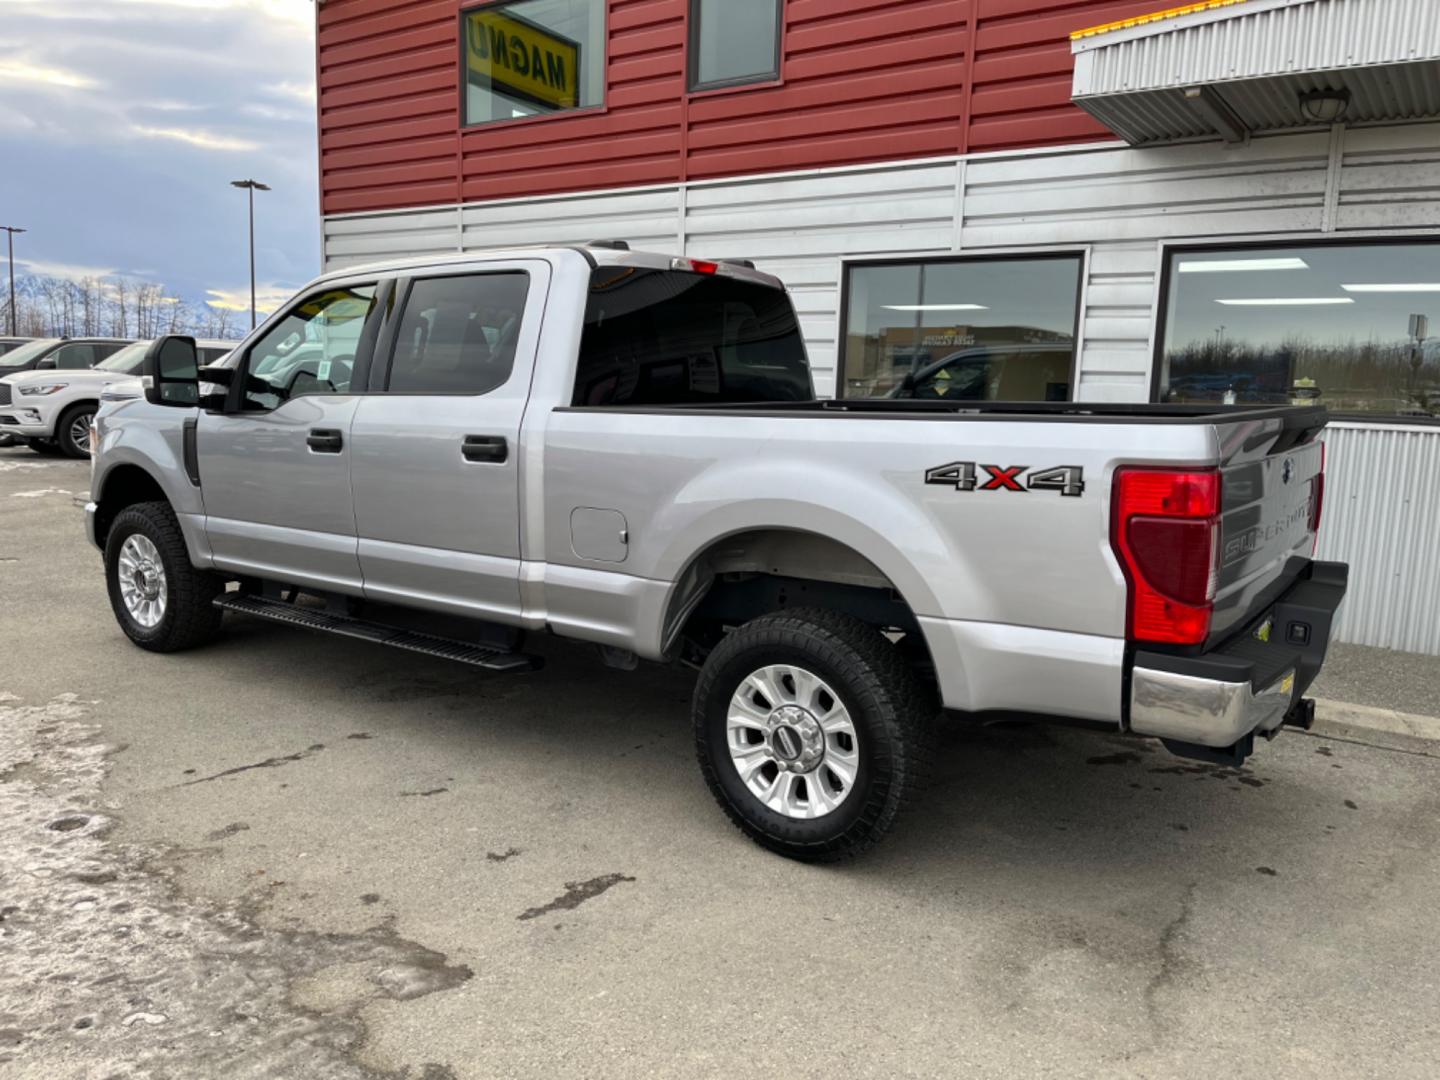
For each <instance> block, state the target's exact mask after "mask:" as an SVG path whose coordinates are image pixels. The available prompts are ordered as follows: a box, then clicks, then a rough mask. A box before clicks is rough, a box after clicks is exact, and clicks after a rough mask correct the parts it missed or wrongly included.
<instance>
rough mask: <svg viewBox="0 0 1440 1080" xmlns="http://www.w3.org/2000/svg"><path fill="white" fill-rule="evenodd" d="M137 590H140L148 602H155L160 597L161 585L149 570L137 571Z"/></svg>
mask: <svg viewBox="0 0 1440 1080" xmlns="http://www.w3.org/2000/svg"><path fill="white" fill-rule="evenodd" d="M134 580H135V588H137V589H139V590H140V592H141V594H142V595H143V596H144V597H145V599H146V600H154V599H155V597H157V596H159V595H160V583H159V582H157V581H156V580H155V576H154V575H153V574H151V573H150V571H149V570H148V569H143V570H136V571H135V579H134Z"/></svg>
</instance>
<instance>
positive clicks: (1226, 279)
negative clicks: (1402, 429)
mask: <svg viewBox="0 0 1440 1080" xmlns="http://www.w3.org/2000/svg"><path fill="white" fill-rule="evenodd" d="M1165 294H1166V300H1165V304H1164V320H1165V321H1164V333H1163V335H1162V344H1161V353H1160V358H1159V363H1158V364H1157V365H1156V368H1157V371H1156V396H1157V400H1160V401H1213V402H1221V403H1230V402H1234V403H1264V404H1274V405H1283V404H1289V403H1291V402H1295V403H1306V402H1319V403H1320V404H1323V405H1326V406H1328V407H1329V408H1330V409H1331V411H1333V412H1337V413H1364V414H1369V415H1388V416H1410V417H1436V416H1440V336H1432V335H1431V333H1430V330H1431V327H1432V324H1433V326H1434V329H1435V330H1436V332H1437V335H1440V243H1436V242H1420V243H1414V242H1405V243H1386V242H1376V243H1339V244H1311V245H1304V244H1297V245H1287V246H1284V247H1248V246H1246V247H1237V248H1231V249H1228V250H1226V249H1219V248H1204V249H1185V250H1181V249H1172V250H1171V251H1170V252H1169V254H1168V256H1167V258H1166V265H1165Z"/></svg>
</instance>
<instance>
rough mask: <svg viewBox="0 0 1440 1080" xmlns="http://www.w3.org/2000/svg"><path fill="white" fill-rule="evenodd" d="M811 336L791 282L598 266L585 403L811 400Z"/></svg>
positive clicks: (583, 376)
mask: <svg viewBox="0 0 1440 1080" xmlns="http://www.w3.org/2000/svg"><path fill="white" fill-rule="evenodd" d="M814 396H815V393H814V388H813V386H812V384H811V381H810V365H809V363H808V361H807V360H806V357H805V343H804V341H803V340H802V338H801V335H800V327H799V324H798V322H797V321H796V318H795V310H794V308H793V307H792V306H791V304H790V298H789V297H788V296H787V295H786V294H785V291H784V290H783V289H776V288H772V287H770V286H767V285H763V284H760V283H759V282H752V281H745V280H742V279H738V278H732V277H726V276H724V275H718V274H713V275H712V274H694V273H688V272H683V271H678V270H642V269H637V268H635V267H626V266H604V267H600V268H598V269H597V270H595V271H594V273H593V274H592V275H591V280H590V294H589V297H588V298H587V302H586V306H585V330H584V334H583V336H582V338H581V342H580V361H579V366H578V368H577V371H576V377H575V395H574V399H573V403H574V404H575V405H588V406H607V405H608V406H663V405H684V404H697V403H741V402H751V401H809V400H812V399H813V398H814Z"/></svg>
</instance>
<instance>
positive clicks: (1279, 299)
mask: <svg viewBox="0 0 1440 1080" xmlns="http://www.w3.org/2000/svg"><path fill="white" fill-rule="evenodd" d="M1215 303H1217V304H1228V305H1229V306H1231V307H1321V306H1324V305H1328V304H1353V303H1355V301H1354V300H1351V299H1350V297H1348V296H1242V297H1238V298H1236V299H1234V300H1216V301H1215Z"/></svg>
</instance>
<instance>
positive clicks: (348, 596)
mask: <svg viewBox="0 0 1440 1080" xmlns="http://www.w3.org/2000/svg"><path fill="white" fill-rule="evenodd" d="M144 372H145V378H144V383H145V387H144V396H143V398H138V399H134V400H130V401H120V402H113V403H107V404H105V405H104V406H102V408H101V410H100V412H99V414H98V416H97V418H96V428H97V432H98V441H97V443H96V444H95V445H94V447H93V451H94V459H93V469H92V475H93V480H92V484H93V487H92V492H91V501H90V503H89V505H88V506H87V508H86V521H87V523H88V529H89V532H90V536H91V538H92V539H93V541H94V543H95V544H96V545H98V546H99V547H100V549H101V550H102V551H103V552H104V560H105V568H106V576H107V583H108V590H109V598H110V603H111V606H112V609H113V611H114V613H115V617H116V618H117V620H118V621H119V624H120V627H121V628H122V630H123V631H124V633H125V634H127V635H128V636H129V638H130V639H131V640H132V641H133V642H135V643H136V644H137V645H139V646H141V647H142V648H146V649H151V650H155V651H159V652H168V651H173V650H177V649H183V648H188V647H192V646H196V645H199V644H201V643H203V642H205V641H208V640H209V639H211V638H212V637H213V636H214V635H215V634H216V633H217V632H218V631H219V630H220V628H221V621H222V616H224V615H225V613H226V612H230V613H234V614H237V615H245V616H254V617H261V618H266V619H272V620H275V621H279V622H281V623H286V624H289V625H292V626H303V627H309V628H312V629H315V630H318V631H323V632H330V633H336V634H341V635H347V636H351V637H356V638H359V639H361V640H362V641H369V642H374V643H381V644H388V645H393V646H396V647H399V648H403V649H409V650H413V651H417V652H423V653H431V654H434V655H438V656H445V657H448V658H450V659H454V660H458V661H462V662H466V663H470V664H474V665H475V666H477V667H479V668H482V669H486V670H489V671H492V672H516V671H524V670H527V669H530V668H532V667H534V666H535V665H536V663H537V662H538V661H537V658H536V657H534V656H533V655H532V654H530V653H528V652H527V651H526V647H525V635H526V634H527V633H540V632H547V633H551V634H556V635H560V636H562V637H566V638H571V639H575V640H578V641H583V642H591V643H593V644H595V645H596V646H598V647H599V648H600V650H601V653H602V655H603V656H604V657H605V658H606V660H607V662H609V663H610V664H612V665H613V666H617V667H621V668H627V669H637V670H639V671H644V670H646V667H645V665H646V664H647V663H663V662H682V663H688V664H691V665H694V666H695V667H697V668H698V670H699V677H698V681H697V684H696V688H695V692H694V697H693V702H692V708H691V714H692V722H693V725H694V734H695V741H696V747H697V752H698V755H699V759H700V765H701V770H702V772H703V774H704V777H705V779H706V781H707V783H708V784H709V787H710V790H711V792H712V793H713V794H714V796H715V798H716V799H717V801H718V802H719V804H720V806H721V807H722V808H723V809H724V810H725V812H726V813H727V814H728V815H729V816H730V818H731V819H732V820H733V821H734V822H735V823H736V824H737V825H738V826H739V827H740V828H741V829H742V830H743V831H744V832H745V833H747V834H748V835H749V836H750V837H752V838H753V839H755V840H756V841H758V842H759V843H761V844H762V845H764V846H766V847H768V848H770V849H772V850H774V851H777V852H780V853H782V854H784V855H787V856H791V857H794V858H799V859H807V860H816V861H822V860H831V859H836V858H841V857H845V856H850V855H853V854H855V853H857V852H859V851H861V850H863V849H864V848H866V847H867V846H869V845H870V844H873V843H874V842H875V841H877V840H878V839H880V838H881V837H882V836H883V835H884V834H885V833H886V832H887V831H888V830H889V829H890V828H891V826H892V824H893V822H894V821H895V818H896V815H897V814H898V813H899V812H900V810H901V809H902V808H903V807H904V806H905V805H906V804H907V803H908V802H909V801H910V800H911V799H912V797H913V796H914V794H915V792H916V791H917V789H918V787H919V785H920V783H921V781H922V778H923V775H924V773H925V771H926V769H927V767H928V766H929V765H930V763H931V762H932V761H933V759H934V755H935V747H934V739H935V733H936V730H937V724H938V723H939V722H940V714H941V712H942V709H943V710H944V712H945V713H947V714H948V715H949V716H951V717H965V718H977V717H978V718H980V719H985V718H987V717H992V716H1004V715H1013V714H1016V713H1024V714H1031V715H1040V716H1044V717H1047V718H1050V719H1054V720H1057V721H1062V722H1072V723H1077V724H1081V725H1088V726H1093V727H1097V728H1100V729H1102V730H1106V731H1110V732H1115V733H1129V734H1133V735H1135V736H1153V737H1156V738H1159V739H1161V740H1163V741H1164V743H1165V745H1166V746H1168V747H1169V748H1170V749H1171V750H1173V751H1174V752H1176V753H1179V754H1182V755H1187V756H1191V757H1202V758H1207V759H1213V760H1222V761H1229V762H1239V761H1242V760H1244V758H1245V756H1246V755H1247V754H1249V753H1250V752H1251V750H1252V748H1253V746H1254V742H1255V738H1256V736H1267V737H1268V736H1272V735H1274V734H1275V733H1276V732H1277V731H1278V730H1280V728H1281V726H1282V725H1283V724H1285V723H1286V722H1289V723H1292V724H1305V723H1306V722H1307V720H1308V717H1309V708H1308V706H1309V703H1308V702H1307V701H1306V700H1305V699H1304V697H1303V694H1304V692H1305V690H1306V688H1307V687H1308V685H1309V684H1310V682H1311V680H1312V679H1313V678H1314V676H1315V674H1316V672H1317V671H1318V670H1319V667H1320V664H1321V662H1322V661H1323V659H1324V655H1325V650H1326V645H1327V642H1328V639H1329V634H1330V625H1331V620H1332V617H1333V615H1334V613H1335V610H1336V608H1337V606H1338V605H1339V603H1340V601H1341V598H1342V597H1343V595H1344V591H1345V584H1346V576H1347V568H1346V567H1345V566H1344V565H1341V564H1337V563H1325V562H1316V561H1314V560H1313V559H1312V558H1311V555H1312V551H1313V546H1314V541H1315V536H1316V530H1317V528H1318V525H1319V518H1320V510H1321V497H1322V493H1323V487H1324V474H1323V451H1322V446H1321V444H1320V443H1319V442H1318V441H1317V436H1318V435H1319V433H1320V431H1321V429H1322V428H1323V426H1324V424H1325V423H1326V413H1325V411H1324V410H1323V409H1321V408H1318V407H1303V408H1302V407H1281V408H1262V409H1252V408H1243V407H1230V408H1224V407H1214V406H1207V405H1200V406H1195V405H1134V406H1130V405H1118V404H1085V403H1069V402H1048V403H1007V402H994V401H978V400H966V399H963V398H962V399H955V398H951V397H949V396H947V395H941V394H935V395H932V396H929V397H925V398H918V399H907V398H885V399H866V400H839V401H824V400H817V399H816V397H815V394H814V390H813V385H812V380H811V374H810V369H809V365H808V362H807V358H806V351H805V346H804V343H803V340H802V337H801V333H800V328H799V325H798V322H797V319H796V316H795V311H794V308H793V307H792V305H791V303H790V300H789V298H788V296H787V294H786V292H785V290H784V288H783V286H782V285H781V283H780V281H778V280H777V279H776V278H774V277H771V276H769V275H767V274H764V273H760V272H757V271H756V270H754V269H753V268H751V267H750V266H749V265H748V264H743V263H740V262H731V261H707V260H699V259H691V258H684V257H672V256H669V255H660V254H641V253H635V252H630V251H629V250H628V249H626V248H624V246H623V245H621V244H619V243H616V242H611V243H607V244H596V245H588V246H583V247H575V248H534V249H514V250H506V251H492V252H479V253H471V254H466V255H462V256H452V257H427V258H419V259H412V260H407V261H401V262H393V263H388V264H384V265H373V266H367V267H356V268H347V269H345V270H343V271H338V272H336V273H332V274H328V275H326V276H324V277H322V278H320V279H318V280H317V281H315V282H314V283H313V284H312V285H311V286H309V287H308V288H306V289H305V290H304V291H303V292H302V293H301V294H300V295H299V296H298V297H297V298H296V299H295V301H294V302H293V303H291V304H290V305H289V306H287V307H285V308H282V309H281V310H280V311H278V312H277V313H276V314H275V315H273V316H272V317H271V318H270V319H269V320H268V321H267V322H266V323H265V324H264V325H262V326H261V327H260V328H258V329H257V330H255V331H254V332H252V334H251V335H250V336H249V337H248V338H247V339H246V340H245V341H244V342H243V343H241V344H240V345H239V346H238V347H237V348H236V349H235V351H234V352H233V353H232V354H231V355H230V356H229V357H227V358H226V359H225V360H223V361H222V362H220V363H219V364H215V365H210V366H208V367H205V368H201V367H200V366H199V364H198V357H197V352H196V348H195V345H194V343H193V341H191V340H190V339H187V338H182V337H170V338H165V339H161V340H160V341H157V342H156V343H155V344H154V345H152V346H151V347H150V349H149V350H148V352H147V354H146V360H145V367H144Z"/></svg>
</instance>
